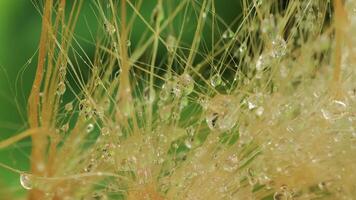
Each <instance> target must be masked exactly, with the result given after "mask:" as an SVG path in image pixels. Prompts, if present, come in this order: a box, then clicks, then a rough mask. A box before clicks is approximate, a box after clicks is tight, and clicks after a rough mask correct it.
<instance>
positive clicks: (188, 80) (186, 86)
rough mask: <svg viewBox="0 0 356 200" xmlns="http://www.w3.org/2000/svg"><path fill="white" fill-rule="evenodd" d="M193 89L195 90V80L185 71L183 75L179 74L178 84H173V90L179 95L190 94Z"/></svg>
mask: <svg viewBox="0 0 356 200" xmlns="http://www.w3.org/2000/svg"><path fill="white" fill-rule="evenodd" d="M193 90H194V80H193V78H192V77H191V76H190V75H189V74H187V73H184V74H182V75H181V76H179V77H178V78H177V80H176V84H174V86H173V92H174V94H175V95H176V96H177V97H179V96H181V95H188V94H190V93H192V92H193Z"/></svg>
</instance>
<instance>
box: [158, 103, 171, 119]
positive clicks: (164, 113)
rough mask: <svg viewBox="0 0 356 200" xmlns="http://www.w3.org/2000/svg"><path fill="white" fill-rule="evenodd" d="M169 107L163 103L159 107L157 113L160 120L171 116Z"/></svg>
mask: <svg viewBox="0 0 356 200" xmlns="http://www.w3.org/2000/svg"><path fill="white" fill-rule="evenodd" d="M171 109H172V107H171V106H170V105H165V106H163V107H161V108H160V111H159V115H160V117H161V120H167V119H168V118H169V117H170V116H171Z"/></svg>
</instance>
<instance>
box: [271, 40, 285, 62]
mask: <svg viewBox="0 0 356 200" xmlns="http://www.w3.org/2000/svg"><path fill="white" fill-rule="evenodd" d="M286 51H287V43H286V41H285V40H284V39H283V38H282V37H281V36H277V37H276V38H275V39H274V40H273V41H272V56H273V57H274V58H280V57H283V56H284V55H285V54H286Z"/></svg>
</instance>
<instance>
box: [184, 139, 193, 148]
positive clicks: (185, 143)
mask: <svg viewBox="0 0 356 200" xmlns="http://www.w3.org/2000/svg"><path fill="white" fill-rule="evenodd" d="M184 145H185V146H186V147H187V148H188V149H191V148H192V142H191V139H190V138H187V139H185V140H184Z"/></svg>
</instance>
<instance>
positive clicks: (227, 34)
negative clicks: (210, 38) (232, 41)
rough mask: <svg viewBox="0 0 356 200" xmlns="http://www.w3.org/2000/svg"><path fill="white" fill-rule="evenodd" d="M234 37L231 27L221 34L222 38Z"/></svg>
mask: <svg viewBox="0 0 356 200" xmlns="http://www.w3.org/2000/svg"><path fill="white" fill-rule="evenodd" d="M232 37H234V32H232V30H231V29H227V30H226V31H225V32H224V33H223V34H222V38H224V39H229V38H232Z"/></svg>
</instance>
